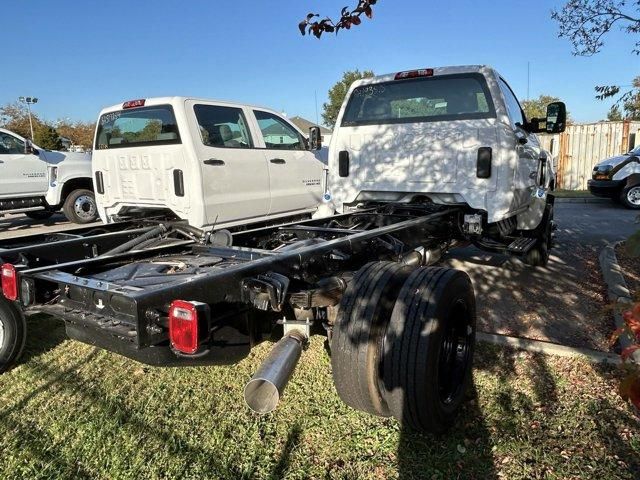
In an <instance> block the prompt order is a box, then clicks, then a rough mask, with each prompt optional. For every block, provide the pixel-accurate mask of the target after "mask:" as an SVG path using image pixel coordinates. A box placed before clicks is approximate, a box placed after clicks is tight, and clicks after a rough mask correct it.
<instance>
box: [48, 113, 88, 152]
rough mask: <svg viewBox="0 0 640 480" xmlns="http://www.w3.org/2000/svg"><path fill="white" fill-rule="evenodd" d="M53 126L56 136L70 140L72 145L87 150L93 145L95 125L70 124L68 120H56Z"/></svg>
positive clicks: (83, 123)
mask: <svg viewBox="0 0 640 480" xmlns="http://www.w3.org/2000/svg"><path fill="white" fill-rule="evenodd" d="M55 125H56V130H57V131H58V134H59V135H61V136H62V137H66V138H68V139H69V140H71V142H73V144H74V145H82V146H83V147H85V148H89V147H91V145H92V144H93V133H94V132H95V130H96V125H95V123H92V122H74V123H71V122H69V121H68V120H58V121H56V122H55Z"/></svg>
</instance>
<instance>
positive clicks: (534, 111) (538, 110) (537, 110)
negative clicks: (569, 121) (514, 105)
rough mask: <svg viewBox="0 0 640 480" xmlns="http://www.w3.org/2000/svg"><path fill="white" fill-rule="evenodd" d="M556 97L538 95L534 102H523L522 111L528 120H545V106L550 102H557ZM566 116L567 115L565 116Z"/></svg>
mask: <svg viewBox="0 0 640 480" xmlns="http://www.w3.org/2000/svg"><path fill="white" fill-rule="evenodd" d="M559 101H560V99H559V98H558V97H553V96H551V95H540V96H539V97H538V98H536V99H534V100H525V101H523V102H522V109H523V110H524V113H525V115H526V116H527V119H528V120H531V119H532V118H545V117H546V116H547V105H549V104H550V103H552V102H559ZM567 116H568V115H567Z"/></svg>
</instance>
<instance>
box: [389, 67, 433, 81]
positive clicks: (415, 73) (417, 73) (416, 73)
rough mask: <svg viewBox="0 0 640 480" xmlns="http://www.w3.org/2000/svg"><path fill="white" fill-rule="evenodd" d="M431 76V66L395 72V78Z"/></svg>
mask: <svg viewBox="0 0 640 480" xmlns="http://www.w3.org/2000/svg"><path fill="white" fill-rule="evenodd" d="M418 77H433V68H423V69H420V70H407V71H406V72H398V73H396V78H395V79H396V80H405V79H407V78H418Z"/></svg>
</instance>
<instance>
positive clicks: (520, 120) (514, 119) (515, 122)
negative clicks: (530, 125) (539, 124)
mask: <svg viewBox="0 0 640 480" xmlns="http://www.w3.org/2000/svg"><path fill="white" fill-rule="evenodd" d="M498 83H499V84H500V90H502V95H504V100H505V102H506V104H507V112H508V113H509V119H510V120H511V125H512V126H514V127H516V126H523V125H525V124H526V121H525V118H524V116H523V114H522V108H521V107H520V103H519V102H518V99H517V98H516V96H515V95H514V94H513V91H512V90H511V87H509V85H507V82H505V81H504V80H503V79H502V78H501V79H499V81H498Z"/></svg>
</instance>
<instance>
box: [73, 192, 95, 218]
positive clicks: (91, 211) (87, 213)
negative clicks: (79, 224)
mask: <svg viewBox="0 0 640 480" xmlns="http://www.w3.org/2000/svg"><path fill="white" fill-rule="evenodd" d="M73 210H74V212H76V215H77V216H78V217H79V218H81V219H82V220H90V219H92V218H94V217H95V214H96V202H95V200H94V199H93V198H92V197H90V196H89V195H81V196H79V197H78V198H76V201H75V202H74V203H73Z"/></svg>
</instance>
